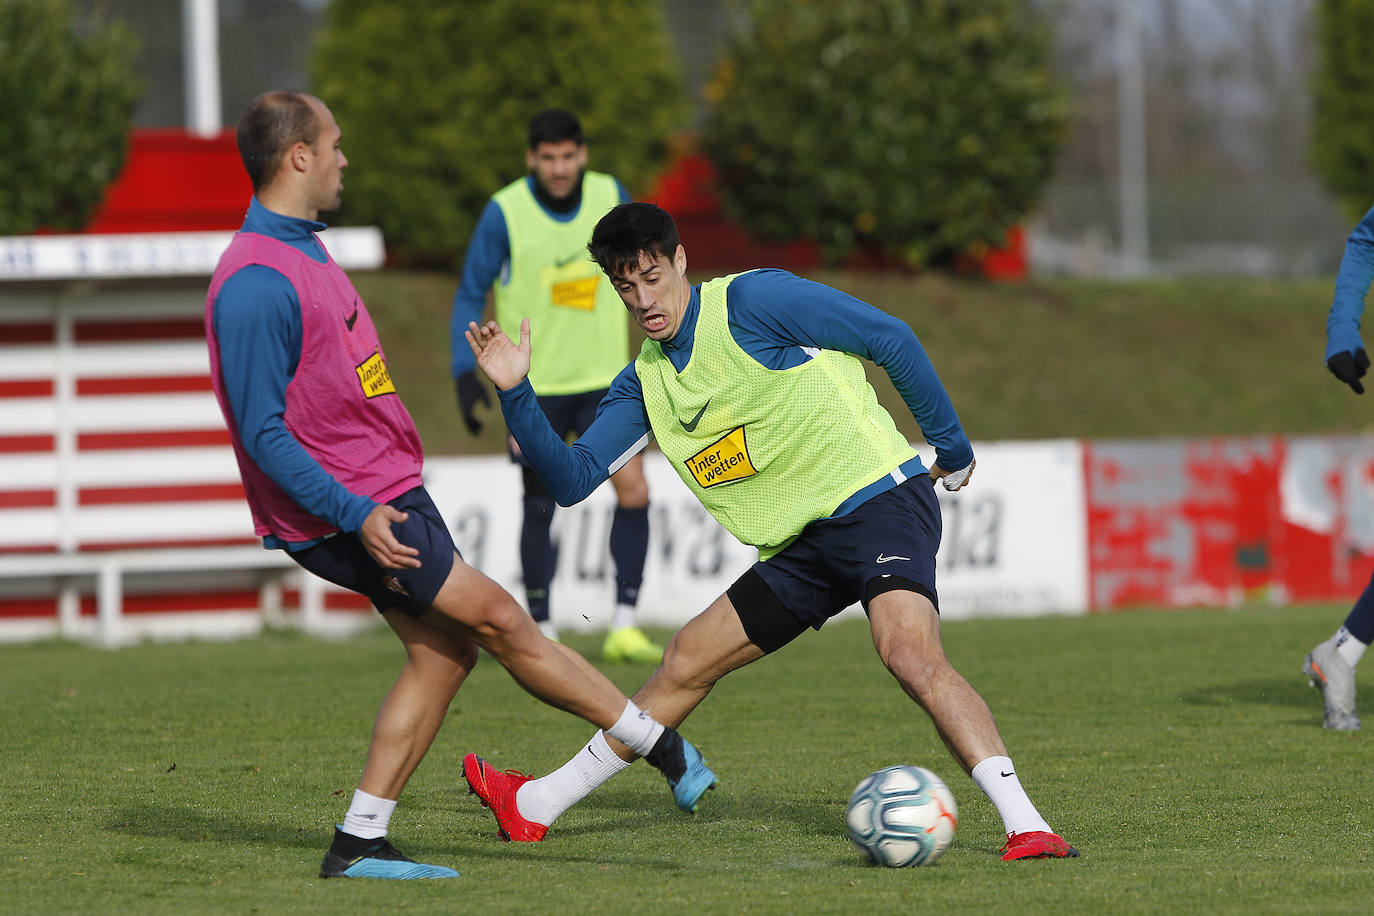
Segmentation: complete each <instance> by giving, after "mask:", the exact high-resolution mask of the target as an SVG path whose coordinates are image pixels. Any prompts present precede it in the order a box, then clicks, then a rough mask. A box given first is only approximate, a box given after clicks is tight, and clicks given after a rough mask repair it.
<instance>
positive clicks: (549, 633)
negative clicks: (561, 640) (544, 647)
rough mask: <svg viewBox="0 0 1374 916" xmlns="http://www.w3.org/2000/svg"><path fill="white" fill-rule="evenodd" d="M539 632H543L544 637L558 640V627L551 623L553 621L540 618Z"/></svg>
mask: <svg viewBox="0 0 1374 916" xmlns="http://www.w3.org/2000/svg"><path fill="white" fill-rule="evenodd" d="M539 632H540V633H543V634H544V638H545V639H552V640H553V641H554V642H558V627H556V626H554V625H553V621H550V620H541V621H540V622H539Z"/></svg>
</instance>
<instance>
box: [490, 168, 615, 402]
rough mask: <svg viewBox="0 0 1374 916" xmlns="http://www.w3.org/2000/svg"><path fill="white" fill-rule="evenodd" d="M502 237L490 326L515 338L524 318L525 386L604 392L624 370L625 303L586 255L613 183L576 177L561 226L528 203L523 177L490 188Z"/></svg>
mask: <svg viewBox="0 0 1374 916" xmlns="http://www.w3.org/2000/svg"><path fill="white" fill-rule="evenodd" d="M492 199H493V200H495V201H496V203H497V205H498V206H500V207H501V213H502V215H503V216H504V217H505V219H506V234H507V236H508V237H509V239H510V277H509V279H508V280H507V282H506V283H504V284H503V283H501V282H500V281H498V282H497V283H496V284H495V286H494V287H493V289H494V291H495V294H496V323H497V324H499V325H501V330H503V331H505V332H506V334H508V335H509V336H510V337H511V339H512V340H519V339H520V320H521V319H522V318H529V319H530V326H531V328H532V330H531V333H530V342H531V346H532V347H533V352H532V353H531V359H530V384H531V385H533V386H534V390H535V392H536V393H538V394H578V393H580V392H583V391H594V390H596V389H598V388H606V387H608V386H609V385H610V384H611V382H612V381H613V380H614V379H615V377H616V375H617V374H619V372H620V370H621V369H624V368H625V359H626V356H627V354H628V351H629V347H630V335H629V320H628V319H627V318H626V316H625V306H624V305H623V304H622V303H621V301H620V297H619V296H617V295H616V293H615V290H614V289H612V287H611V283H610V281H609V280H607V279H606V276H605V275H604V274H603V273H602V272H601V268H599V267H597V266H596V262H595V261H593V260H592V259H591V255H590V254H588V253H587V242H588V241H590V240H591V237H592V230H593V229H594V228H595V227H596V223H597V221H598V220H599V219H601V217H603V216H605V215H606V213H607V211H609V210H610V209H611V208H612V207H614V206H615V205H616V204H618V203H620V191H619V189H618V188H617V187H616V183H615V179H614V178H612V177H611V176H610V175H606V174H603V173H601V172H587V173H586V174H585V175H584V176H583V177H582V205H581V207H580V208H579V209H578V211H577V216H576V217H575V218H574V219H572V220H571V221H569V222H566V223H563V222H559V221H558V220H556V219H553V218H552V217H550V216H549V215H548V214H547V213H545V212H544V209H543V207H541V206H539V202H538V201H537V200H535V199H534V195H533V194H532V193H531V192H530V189H529V184H528V182H526V180H525V179H524V178H520V179H519V180H517V181H513V182H511V183H510V184H508V185H506V187H504V188H502V189H501V190H499V191H497V192H496V193H495V194H494V195H493V196H492Z"/></svg>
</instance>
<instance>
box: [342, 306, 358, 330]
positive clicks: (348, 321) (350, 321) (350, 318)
mask: <svg viewBox="0 0 1374 916" xmlns="http://www.w3.org/2000/svg"><path fill="white" fill-rule="evenodd" d="M357 320H358V307H357V306H356V305H355V306H354V307H353V314H352V315H349V316H348V317H347V318H345V319H344V324H346V325H348V329H349V330H350V331H351V330H353V322H355V321H357Z"/></svg>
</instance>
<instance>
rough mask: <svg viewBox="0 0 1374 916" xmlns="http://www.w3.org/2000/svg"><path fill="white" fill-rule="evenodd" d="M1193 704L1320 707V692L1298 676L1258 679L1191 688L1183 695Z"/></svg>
mask: <svg viewBox="0 0 1374 916" xmlns="http://www.w3.org/2000/svg"><path fill="white" fill-rule="evenodd" d="M1180 699H1182V700H1183V702H1185V703H1189V704H1191V705H1193V706H1226V705H1229V704H1231V703H1246V704H1250V705H1257V706H1288V707H1303V708H1306V709H1311V708H1313V704H1314V703H1315V705H1316V708H1317V709H1318V710H1319V711H1320V709H1321V694H1319V693H1317V692H1316V691H1315V690H1313V689H1312V688H1311V687H1309V686H1308V685H1307V681H1306V680H1305V679H1303V678H1302V677H1301V676H1299V677H1295V678H1289V677H1285V678H1255V679H1253V680H1248V681H1237V682H1235V683H1230V684H1215V685H1212V686H1210V687H1201V688H1199V689H1197V690H1191V691H1189V692H1187V693H1185V694H1183V695H1182V697H1180Z"/></svg>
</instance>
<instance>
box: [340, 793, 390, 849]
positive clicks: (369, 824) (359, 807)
mask: <svg viewBox="0 0 1374 916" xmlns="http://www.w3.org/2000/svg"><path fill="white" fill-rule="evenodd" d="M395 810H396V800H395V799H391V798H378V797H377V796H375V795H368V794H367V793H366V792H364V791H363V790H362V789H355V790H354V792H353V803H352V804H351V805H349V806H348V813H347V814H345V815H344V822H343V832H344V833H347V834H350V835H352V836H356V837H359V838H360V839H364V840H375V839H377V838H378V837H383V836H386V831H387V828H388V827H390V826H391V812H393V811H395Z"/></svg>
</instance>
